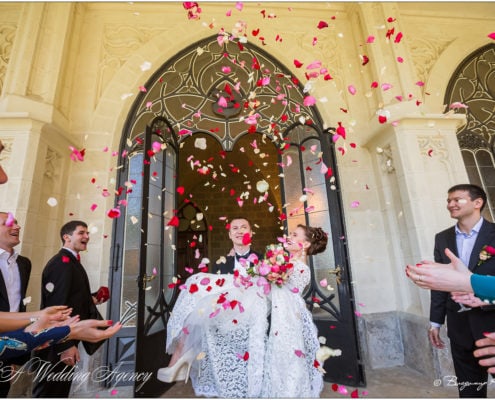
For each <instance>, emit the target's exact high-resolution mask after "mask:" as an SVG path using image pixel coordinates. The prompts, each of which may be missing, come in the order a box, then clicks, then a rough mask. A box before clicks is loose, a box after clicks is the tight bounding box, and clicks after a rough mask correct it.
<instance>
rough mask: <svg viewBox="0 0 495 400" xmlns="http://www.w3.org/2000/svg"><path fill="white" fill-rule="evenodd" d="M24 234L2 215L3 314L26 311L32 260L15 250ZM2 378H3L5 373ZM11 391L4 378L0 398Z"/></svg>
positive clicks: (15, 361)
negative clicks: (21, 234)
mask: <svg viewBox="0 0 495 400" xmlns="http://www.w3.org/2000/svg"><path fill="white" fill-rule="evenodd" d="M0 177H1V174H0ZM0 183H1V182H0ZM20 232H21V227H20V226H19V224H18V223H17V220H16V219H15V218H13V216H12V214H10V215H9V214H8V213H6V212H0V270H1V274H0V311H6V312H17V311H26V305H25V304H24V302H23V299H24V298H25V297H26V289H27V286H28V282H29V276H30V274H31V261H29V259H28V258H26V257H22V256H21V255H19V254H18V253H17V252H16V251H15V250H14V247H15V246H17V245H18V244H19V243H20V242H21V240H20V237H19V235H20ZM28 359H29V357H20V358H16V359H13V360H11V363H12V364H13V365H22V364H24V363H25V362H26V361H27V360H28ZM3 368H10V367H9V366H5V367H3ZM0 376H3V373H2V371H1V370H0ZM9 390H10V381H9V380H6V379H3V378H2V379H0V397H7V394H8V393H9Z"/></svg>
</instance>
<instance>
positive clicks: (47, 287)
mask: <svg viewBox="0 0 495 400" xmlns="http://www.w3.org/2000/svg"><path fill="white" fill-rule="evenodd" d="M45 289H46V290H47V291H48V292H49V293H52V292H53V289H55V285H54V284H53V283H52V282H48V283H47V284H46V285H45Z"/></svg>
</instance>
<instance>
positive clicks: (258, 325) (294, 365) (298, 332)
mask: <svg viewBox="0 0 495 400" xmlns="http://www.w3.org/2000/svg"><path fill="white" fill-rule="evenodd" d="M243 275H245V273H243V272H241V277H242V276H243ZM219 279H225V281H218V280H219ZM240 279H242V278H238V279H235V278H234V276H233V275H217V274H204V273H199V274H195V275H193V276H191V277H189V278H188V280H187V281H186V283H185V289H184V290H182V292H181V294H180V295H179V298H178V299H177V302H176V304H175V306H174V310H173V312H172V314H171V317H170V319H169V322H168V325H167V352H168V353H172V352H173V351H174V349H175V347H176V344H177V340H178V338H179V336H181V335H183V336H184V337H185V345H184V349H183V353H186V352H187V351H189V350H192V351H193V352H194V354H195V355H197V357H196V360H195V361H194V362H193V365H192V369H191V375H190V378H191V380H192V384H193V387H194V391H195V393H196V395H198V396H207V397H224V398H241V397H243V398H244V397H251V398H252V397H270V398H273V397H286V398H287V397H292V398H295V397H297V398H304V397H312V398H314V397H319V395H320V392H321V390H322V389H323V378H322V375H321V373H320V372H319V371H318V369H317V368H316V367H315V366H314V360H315V355H316V351H317V350H318V348H319V342H318V337H317V331H316V327H315V325H314V323H313V320H312V317H311V313H310V312H309V311H308V310H307V308H306V306H305V303H304V300H303V298H302V297H301V294H302V292H303V290H304V288H305V287H306V285H307V284H308V283H309V279H310V270H309V267H308V266H307V265H306V264H304V263H302V262H300V261H295V262H294V272H293V273H292V275H291V276H290V278H289V281H288V282H287V283H286V284H285V285H284V286H283V287H282V288H278V287H276V286H273V287H272V290H271V292H270V294H269V295H268V296H266V295H264V294H263V288H262V287H258V286H257V285H256V280H255V279H254V280H253V283H254V285H252V286H249V287H245V285H243V284H240V282H239V280H240ZM191 288H192V289H191ZM196 289H197V290H196ZM269 316H270V321H271V322H270V323H269ZM269 325H270V326H269Z"/></svg>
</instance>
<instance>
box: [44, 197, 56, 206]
mask: <svg viewBox="0 0 495 400" xmlns="http://www.w3.org/2000/svg"><path fill="white" fill-rule="evenodd" d="M46 203H47V204H48V205H49V206H50V207H55V206H56V205H57V204H58V201H57V199H56V198H55V197H50V198H49V199H48V200H47V201H46Z"/></svg>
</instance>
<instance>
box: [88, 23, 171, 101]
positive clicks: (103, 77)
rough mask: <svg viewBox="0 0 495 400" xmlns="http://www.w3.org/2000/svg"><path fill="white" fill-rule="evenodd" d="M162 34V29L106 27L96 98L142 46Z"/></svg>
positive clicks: (127, 26)
mask: <svg viewBox="0 0 495 400" xmlns="http://www.w3.org/2000/svg"><path fill="white" fill-rule="evenodd" d="M162 32H163V29H162V28H143V27H134V26H129V25H126V26H121V25H118V26H115V25H113V24H111V25H110V24H109V25H106V26H105V28H104V32H103V55H102V61H101V68H100V69H99V76H98V93H97V98H100V96H101V94H102V93H103V91H104V90H105V87H106V86H107V84H108V83H109V82H110V80H111V79H112V78H113V77H114V75H115V73H116V72H117V71H118V70H119V69H120V68H121V67H122V66H123V65H124V64H125V62H126V61H127V60H128V59H129V57H130V56H131V55H132V54H134V53H135V52H136V51H138V50H139V49H140V48H141V47H142V46H143V44H145V43H147V42H148V41H149V40H151V39H152V38H153V37H154V36H157V35H159V34H160V33H162Z"/></svg>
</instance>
